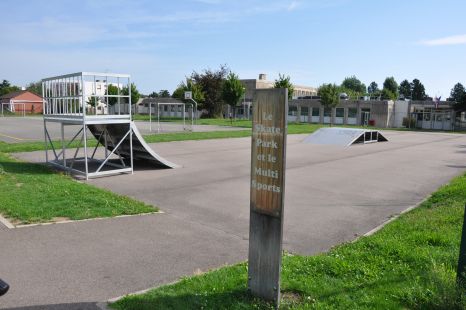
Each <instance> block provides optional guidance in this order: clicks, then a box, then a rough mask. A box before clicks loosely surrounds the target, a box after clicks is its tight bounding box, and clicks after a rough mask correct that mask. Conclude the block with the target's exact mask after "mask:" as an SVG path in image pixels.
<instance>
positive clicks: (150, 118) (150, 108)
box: [149, 102, 152, 132]
mask: <svg viewBox="0 0 466 310" xmlns="http://www.w3.org/2000/svg"><path fill="white" fill-rule="evenodd" d="M149 131H150V132H152V103H151V102H149Z"/></svg>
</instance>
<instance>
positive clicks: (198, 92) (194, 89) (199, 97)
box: [172, 78, 204, 104]
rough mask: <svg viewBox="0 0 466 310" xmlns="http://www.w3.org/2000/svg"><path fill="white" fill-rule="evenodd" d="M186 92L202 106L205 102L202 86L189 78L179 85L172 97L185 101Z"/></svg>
mask: <svg viewBox="0 0 466 310" xmlns="http://www.w3.org/2000/svg"><path fill="white" fill-rule="evenodd" d="M186 91H190V92H191V93H192V97H193V99H194V100H195V101H196V102H197V103H199V104H202V103H203V102H204V92H203V91H202V88H201V86H200V85H199V84H196V83H195V82H194V81H193V80H191V79H189V78H187V79H186V82H181V83H180V84H178V87H177V88H176V89H175V90H174V91H173V94H172V97H173V98H177V99H179V100H184V92H186Z"/></svg>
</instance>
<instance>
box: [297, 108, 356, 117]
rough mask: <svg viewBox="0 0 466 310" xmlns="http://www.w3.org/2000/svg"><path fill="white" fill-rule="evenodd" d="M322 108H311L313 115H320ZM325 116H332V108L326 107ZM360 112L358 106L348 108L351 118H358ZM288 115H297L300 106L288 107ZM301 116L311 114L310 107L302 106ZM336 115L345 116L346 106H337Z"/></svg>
mask: <svg viewBox="0 0 466 310" xmlns="http://www.w3.org/2000/svg"><path fill="white" fill-rule="evenodd" d="M320 111H321V109H320V108H312V109H311V112H312V113H311V116H315V117H320ZM323 112H324V117H330V116H332V110H331V108H324V109H323ZM357 114H358V109H357V108H348V117H349V118H356V116H357ZM288 115H289V116H297V115H298V107H296V106H290V107H289V108H288ZM301 116H309V107H301ZM335 117H345V108H335Z"/></svg>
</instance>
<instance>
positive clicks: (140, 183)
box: [0, 131, 466, 310]
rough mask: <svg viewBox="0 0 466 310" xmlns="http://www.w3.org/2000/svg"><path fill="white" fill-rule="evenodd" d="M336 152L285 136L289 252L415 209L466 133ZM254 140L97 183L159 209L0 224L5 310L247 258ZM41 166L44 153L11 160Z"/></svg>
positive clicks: (454, 169) (188, 145) (397, 137)
mask: <svg viewBox="0 0 466 310" xmlns="http://www.w3.org/2000/svg"><path fill="white" fill-rule="evenodd" d="M383 133H384V135H385V136H386V137H387V138H388V139H389V142H386V143H374V144H368V145H354V146H351V147H339V146H331V145H312V144H304V143H301V141H302V140H303V139H304V138H305V137H306V135H290V136H288V150H287V171H286V188H285V209H284V218H285V223H284V244H283V247H284V249H285V250H287V251H290V252H293V253H300V254H314V253H318V252H322V251H326V250H328V249H330V248H331V247H332V246H335V245H337V244H340V243H342V242H348V241H351V240H353V239H355V238H356V237H357V236H360V235H363V234H364V233H366V232H368V231H370V230H371V229H373V228H374V227H377V226H378V225H380V224H382V223H383V222H385V221H386V220H387V219H389V218H390V217H391V216H393V215H395V214H398V213H399V212H401V211H403V210H405V209H407V208H410V207H412V206H415V205H416V204H418V203H419V202H420V201H422V200H423V199H424V198H425V197H426V196H428V195H429V193H431V192H433V191H435V190H436V189H437V188H438V187H439V186H441V185H442V184H445V183H447V182H448V181H449V180H450V179H451V178H452V177H454V176H456V175H459V174H461V173H463V172H464V171H465V170H466V163H465V154H466V136H465V135H460V134H446V133H414V132H399V131H384V132H383ZM250 141H251V140H250V138H239V139H221V140H204V141H183V142H168V143H157V144H151V147H152V148H153V149H154V150H155V152H157V153H159V154H160V155H161V156H163V157H165V158H166V159H168V160H170V161H172V162H174V163H176V164H178V165H181V166H182V168H178V169H166V170H150V169H147V168H145V169H136V171H135V173H134V174H133V175H131V174H126V175H118V176H112V177H105V178H98V179H92V180H90V181H88V182H89V183H90V184H93V185H95V186H98V187H101V188H106V189H110V190H112V191H114V192H116V193H119V194H124V195H128V196H131V197H134V198H136V199H138V200H142V201H144V202H147V203H151V204H154V205H157V206H158V207H160V209H161V210H162V211H163V212H164V213H160V214H151V215H141V216H132V217H121V218H110V219H99V220H89V221H81V222H74V223H64V224H53V225H43V226H34V227H24V228H15V229H5V228H1V227H0V244H1V245H2V247H1V249H2V250H1V251H0V277H2V278H3V279H4V280H6V281H7V282H9V283H10V285H11V291H10V292H9V293H8V294H7V295H5V296H4V297H2V298H1V299H0V308H2V309H4V308H5V309H7V308H13V309H14V308H21V307H27V308H25V309H31V310H32V309H34V310H35V309H54V310H55V309H73V308H76V309H97V307H96V306H95V304H96V303H97V302H104V301H106V300H108V299H109V298H113V297H116V296H120V295H123V294H127V293H130V292H135V291H139V290H142V289H146V288H149V287H153V286H157V285H162V284H166V283H170V282H173V281H176V280H177V279H179V278H180V277H181V276H186V275H192V274H193V273H196V271H197V270H202V271H205V270H208V269H211V268H216V267H220V266H222V265H224V264H231V263H235V262H239V261H243V260H245V259H246V258H247V248H248V232H249V229H248V225H249V178H250V156H251V155H250V154H251V153H250V150H251V146H250V143H251V142H250ZM15 156H17V157H18V158H20V159H22V160H27V161H32V162H43V161H44V152H32V153H21V154H16V155H15Z"/></svg>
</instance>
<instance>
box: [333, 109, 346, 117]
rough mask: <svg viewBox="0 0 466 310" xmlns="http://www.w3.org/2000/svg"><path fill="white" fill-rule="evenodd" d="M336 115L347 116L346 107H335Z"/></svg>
mask: <svg viewBox="0 0 466 310" xmlns="http://www.w3.org/2000/svg"><path fill="white" fill-rule="evenodd" d="M335 116H336V117H345V108H336V109H335Z"/></svg>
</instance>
